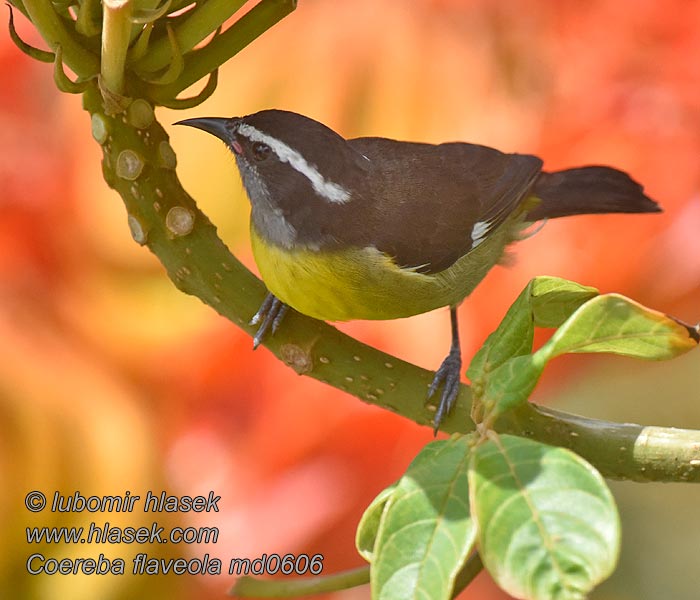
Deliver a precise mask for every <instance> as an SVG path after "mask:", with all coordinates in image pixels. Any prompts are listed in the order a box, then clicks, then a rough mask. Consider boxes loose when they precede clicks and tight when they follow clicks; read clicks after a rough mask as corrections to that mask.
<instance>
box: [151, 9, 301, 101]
mask: <svg viewBox="0 0 700 600" xmlns="http://www.w3.org/2000/svg"><path fill="white" fill-rule="evenodd" d="M295 8H296V0H262V1H261V2H260V3H259V4H257V5H256V6H255V7H253V8H252V9H251V10H250V12H248V13H246V14H245V15H244V16H242V17H241V18H240V19H239V20H238V21H236V22H235V23H234V24H233V25H231V27H229V28H228V29H227V30H226V31H224V32H223V33H221V34H220V35H218V36H216V37H215V38H214V39H213V40H211V42H209V44H207V45H206V46H204V47H203V48H201V49H199V50H195V51H193V52H191V53H190V54H188V55H187V56H186V57H185V69H184V71H183V73H182V75H181V76H180V77H179V78H178V79H177V80H176V81H175V82H173V83H171V84H169V85H150V86H147V87H146V89H145V95H146V96H147V97H149V98H153V99H155V100H159V99H165V100H167V99H172V98H175V97H176V96H177V95H178V94H179V93H180V92H182V91H183V90H184V89H186V88H188V87H189V86H191V85H192V84H194V83H196V82H197V81H199V80H200V79H202V78H203V77H206V76H207V75H208V74H209V73H211V72H212V71H214V70H215V69H217V68H218V67H219V66H220V65H223V64H224V63H225V62H226V61H227V60H229V59H230V58H231V57H232V56H235V55H236V54H238V52H240V51H241V50H242V49H243V48H245V47H246V46H247V45H248V44H250V43H251V42H252V41H253V40H254V39H256V38H257V37H258V36H260V35H261V34H262V33H264V32H265V31H267V30H268V29H269V28H270V27H272V26H273V25H274V24H275V23H277V22H278V21H280V20H281V19H283V18H284V17H285V16H287V15H288V14H289V13H291V12H292V11H293V10H294V9H295Z"/></svg>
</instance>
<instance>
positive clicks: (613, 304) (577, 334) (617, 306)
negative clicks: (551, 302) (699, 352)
mask: <svg viewBox="0 0 700 600" xmlns="http://www.w3.org/2000/svg"><path fill="white" fill-rule="evenodd" d="M696 345H697V340H696V339H694V338H693V337H692V336H691V333H690V331H689V330H688V328H687V327H685V326H683V325H681V324H680V323H678V321H676V320H675V319H672V318H671V317H669V316H668V315H665V314H664V313H661V312H658V311H656V310H652V309H650V308H646V307H645V306H642V305H641V304H639V303H637V302H634V301H633V300H630V299H629V298H625V297H624V296H621V295H619V294H606V295H605V296H598V297H597V298H594V299H593V300H590V301H589V302H586V304H584V305H583V306H581V308H579V309H578V310H577V311H576V312H575V313H574V314H573V315H572V316H571V317H570V318H569V319H568V320H567V322H566V323H565V324H564V325H562V326H561V327H560V328H559V329H558V330H557V331H556V333H555V334H554V335H553V336H552V337H551V338H550V340H549V342H547V344H545V345H544V346H543V347H542V348H541V349H540V350H539V352H538V354H540V355H542V357H543V358H545V360H549V359H550V358H554V357H555V356H558V355H560V354H564V353H565V352H610V353H613V354H622V355H624V356H631V357H634V358H642V359H647V360H665V359H668V358H673V357H675V356H678V355H679V354H683V353H684V352H687V351H688V350H691V349H692V348H694V347H695V346H696Z"/></svg>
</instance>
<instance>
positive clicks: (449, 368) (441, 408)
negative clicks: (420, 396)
mask: <svg viewBox="0 0 700 600" xmlns="http://www.w3.org/2000/svg"><path fill="white" fill-rule="evenodd" d="M461 370H462V354H461V352H460V351H459V347H457V348H453V349H452V350H450V353H449V354H448V355H447V358H445V360H443V361H442V364H441V365H440V368H439V369H438V370H437V372H436V373H435V377H433V382H432V383H431V384H430V389H428V400H430V398H432V397H433V395H434V394H435V392H436V391H437V389H438V388H439V387H440V385H441V384H443V383H444V384H445V386H444V387H443V389H442V396H440V403H439V404H438V408H437V412H436V413H435V417H434V418H433V432H434V433H435V434H436V435H437V432H438V428H439V427H440V423H442V420H443V419H444V418H445V417H446V416H447V415H448V414H449V413H450V411H451V410H452V407H453V406H454V403H455V400H456V399H457V396H458V395H459V383H460V372H461Z"/></svg>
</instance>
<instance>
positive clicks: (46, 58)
mask: <svg viewBox="0 0 700 600" xmlns="http://www.w3.org/2000/svg"><path fill="white" fill-rule="evenodd" d="M7 8H9V9H10V21H9V23H8V29H9V31H10V39H11V40H12V41H13V42H14V43H15V46H17V47H18V48H19V49H20V50H21V51H22V52H24V53H25V54H26V55H27V56H29V57H31V58H34V59H36V60H39V61H41V62H45V63H52V62H54V59H55V58H56V55H55V54H54V53H53V52H47V51H46V50H41V49H39V48H35V47H34V46H30V45H29V44H27V42H25V41H24V40H23V39H22V38H21V37H19V34H18V33H17V30H16V29H15V15H14V12H13V10H12V5H11V4H8V5H7Z"/></svg>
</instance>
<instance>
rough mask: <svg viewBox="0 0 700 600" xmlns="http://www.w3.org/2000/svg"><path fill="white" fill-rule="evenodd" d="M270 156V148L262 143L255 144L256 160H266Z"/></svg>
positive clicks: (254, 156)
mask: <svg viewBox="0 0 700 600" xmlns="http://www.w3.org/2000/svg"><path fill="white" fill-rule="evenodd" d="M269 155H270V146H268V145H267V144H263V143H262V142H255V143H254V144H253V158H255V160H265V159H266V158H267V157H268V156H269Z"/></svg>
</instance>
